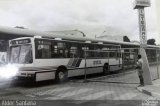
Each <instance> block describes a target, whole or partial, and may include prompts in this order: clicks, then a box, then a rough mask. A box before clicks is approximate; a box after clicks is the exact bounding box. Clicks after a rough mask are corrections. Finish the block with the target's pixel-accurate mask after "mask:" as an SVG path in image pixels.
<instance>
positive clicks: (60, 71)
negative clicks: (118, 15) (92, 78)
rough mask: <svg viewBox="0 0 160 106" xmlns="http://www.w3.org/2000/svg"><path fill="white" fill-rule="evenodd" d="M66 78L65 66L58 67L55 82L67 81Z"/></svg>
mask: <svg viewBox="0 0 160 106" xmlns="http://www.w3.org/2000/svg"><path fill="white" fill-rule="evenodd" d="M67 79H68V71H67V69H65V68H59V69H58V70H57V72H56V82H58V83H62V82H65V81H67Z"/></svg>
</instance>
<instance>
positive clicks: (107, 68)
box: [103, 63, 110, 75]
mask: <svg viewBox="0 0 160 106" xmlns="http://www.w3.org/2000/svg"><path fill="white" fill-rule="evenodd" d="M109 73H110V71H109V65H108V64H107V63H106V64H104V66H103V74H104V75H107V74H109Z"/></svg>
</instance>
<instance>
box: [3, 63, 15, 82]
mask: <svg viewBox="0 0 160 106" xmlns="http://www.w3.org/2000/svg"><path fill="white" fill-rule="evenodd" d="M17 73H18V67H16V66H15V65H13V64H7V65H5V66H2V67H0V77H1V78H6V79H9V78H11V77H14V76H15V75H16V74H17Z"/></svg>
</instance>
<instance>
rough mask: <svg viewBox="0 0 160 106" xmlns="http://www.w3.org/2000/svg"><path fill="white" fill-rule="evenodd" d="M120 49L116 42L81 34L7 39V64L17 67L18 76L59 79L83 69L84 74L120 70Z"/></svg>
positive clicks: (35, 78) (35, 79) (74, 74)
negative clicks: (81, 36)
mask: <svg viewBox="0 0 160 106" xmlns="http://www.w3.org/2000/svg"><path fill="white" fill-rule="evenodd" d="M120 48H121V46H120V45H119V44H118V43H116V44H115V43H111V42H107V41H105V42H104V41H102V40H96V39H94V40H92V39H87V38H85V37H83V38H76V39H74V37H73V38H72V37H68V38H67V39H66V38H64V39H63V38H54V37H52V38H51V37H50V38H49V37H48V38H47V37H45V38H43V37H40V36H38V37H36V36H35V37H22V38H17V39H13V40H10V41H9V63H11V64H15V65H16V66H17V67H18V68H19V70H18V73H17V74H16V77H18V78H30V79H33V80H34V81H43V80H52V79H55V80H56V81H59V82H62V81H64V80H66V79H67V78H68V77H73V76H79V75H84V74H85V68H87V74H93V73H101V72H102V73H104V74H106V73H108V72H110V71H116V70H120V69H122V55H121V51H120ZM102 50H103V51H104V50H105V51H104V52H101V51H102ZM85 64H86V66H85Z"/></svg>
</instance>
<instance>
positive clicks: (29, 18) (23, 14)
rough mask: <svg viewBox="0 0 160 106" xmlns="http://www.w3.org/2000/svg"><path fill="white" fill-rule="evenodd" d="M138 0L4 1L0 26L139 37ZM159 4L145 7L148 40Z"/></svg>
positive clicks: (154, 29)
mask: <svg viewBox="0 0 160 106" xmlns="http://www.w3.org/2000/svg"><path fill="white" fill-rule="evenodd" d="M133 2H134V0H0V26H9V27H15V26H23V27H25V28H28V29H32V30H40V31H60V30H81V31H83V32H84V33H85V34H86V35H87V37H95V36H100V35H102V34H103V32H104V31H105V33H107V34H109V35H116V34H118V35H127V36H128V37H129V38H130V40H139V27H138V12H137V10H134V9H133ZM155 8H156V3H155V0H151V7H148V8H145V15H146V24H147V25H146V26H147V36H148V39H151V38H154V39H156V43H158V44H160V38H159V36H158V32H157V21H156V20H157V17H156V11H155Z"/></svg>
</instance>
